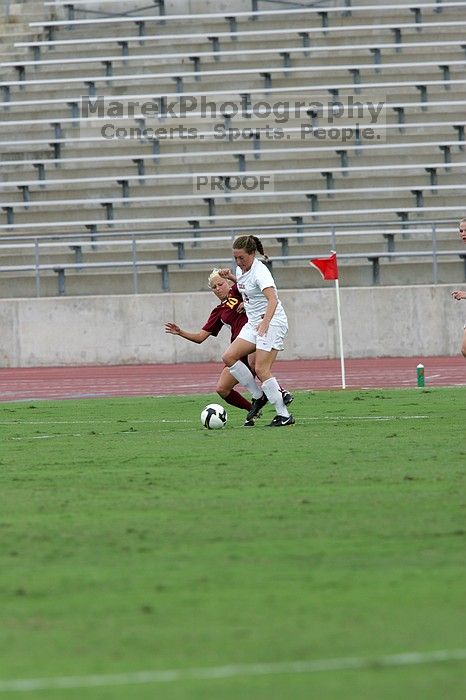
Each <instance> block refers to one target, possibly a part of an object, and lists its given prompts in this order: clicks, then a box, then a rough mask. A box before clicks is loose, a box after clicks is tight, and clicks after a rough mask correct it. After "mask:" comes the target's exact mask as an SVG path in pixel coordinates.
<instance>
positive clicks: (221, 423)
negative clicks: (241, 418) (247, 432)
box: [201, 403, 228, 430]
mask: <svg viewBox="0 0 466 700" xmlns="http://www.w3.org/2000/svg"><path fill="white" fill-rule="evenodd" d="M227 418H228V416H227V412H226V411H225V409H224V408H223V406H220V404H219V403H210V404H209V405H208V406H206V407H205V408H204V410H203V411H202V413H201V423H202V425H203V426H204V428H208V429H209V430H218V429H219V428H224V427H225V425H226V422H227Z"/></svg>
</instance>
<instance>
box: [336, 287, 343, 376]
mask: <svg viewBox="0 0 466 700" xmlns="http://www.w3.org/2000/svg"><path fill="white" fill-rule="evenodd" d="M335 292H336V294H337V318H338V340H339V342H340V367H341V388H342V389H346V377H345V354H344V351H343V329H342V325H341V309H340V285H339V284H338V278H337V279H336V280H335Z"/></svg>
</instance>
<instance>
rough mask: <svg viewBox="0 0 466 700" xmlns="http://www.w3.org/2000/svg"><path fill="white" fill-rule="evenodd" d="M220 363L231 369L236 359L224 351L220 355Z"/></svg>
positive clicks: (227, 351)
mask: <svg viewBox="0 0 466 700" xmlns="http://www.w3.org/2000/svg"><path fill="white" fill-rule="evenodd" d="M222 362H223V363H224V364H225V365H226V366H227V367H231V366H232V365H234V364H235V362H236V357H235V356H234V354H233V353H232V352H229V350H225V352H224V353H223V355H222Z"/></svg>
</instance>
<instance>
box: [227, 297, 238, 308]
mask: <svg viewBox="0 0 466 700" xmlns="http://www.w3.org/2000/svg"><path fill="white" fill-rule="evenodd" d="M225 304H226V306H228V308H229V309H234V308H235V306H237V305H238V304H239V299H235V297H228V299H227V300H226V302H225Z"/></svg>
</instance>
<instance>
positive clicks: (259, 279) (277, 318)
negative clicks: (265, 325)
mask: <svg viewBox="0 0 466 700" xmlns="http://www.w3.org/2000/svg"><path fill="white" fill-rule="evenodd" d="M236 280H237V285H238V289H239V291H240V293H241V296H242V297H243V301H244V308H245V309H246V314H247V317H248V321H249V323H251V325H252V326H256V327H257V326H258V325H259V323H260V322H261V320H262V318H263V316H264V314H265V312H266V310H267V298H266V297H265V296H264V294H263V293H262V290H263V289H266V288H267V287H273V288H274V290H275V293H277V287H276V286H275V282H274V280H273V277H272V275H271V273H270V271H269V269H268V267H267V266H266V265H264V263H263V262H261V261H260V260H258V259H257V258H255V260H254V262H253V264H252V266H251V267H250V269H249V270H248V271H247V272H242V270H241V268H240V267H237V268H236ZM270 323H271V325H275V324H278V323H280V324H281V323H286V324H287V323H288V319H287V318H286V314H285V311H284V310H283V306H282V303H281V301H280V300H278V306H277V308H276V309H275V313H274V315H273V317H272V320H271V322H270Z"/></svg>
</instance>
